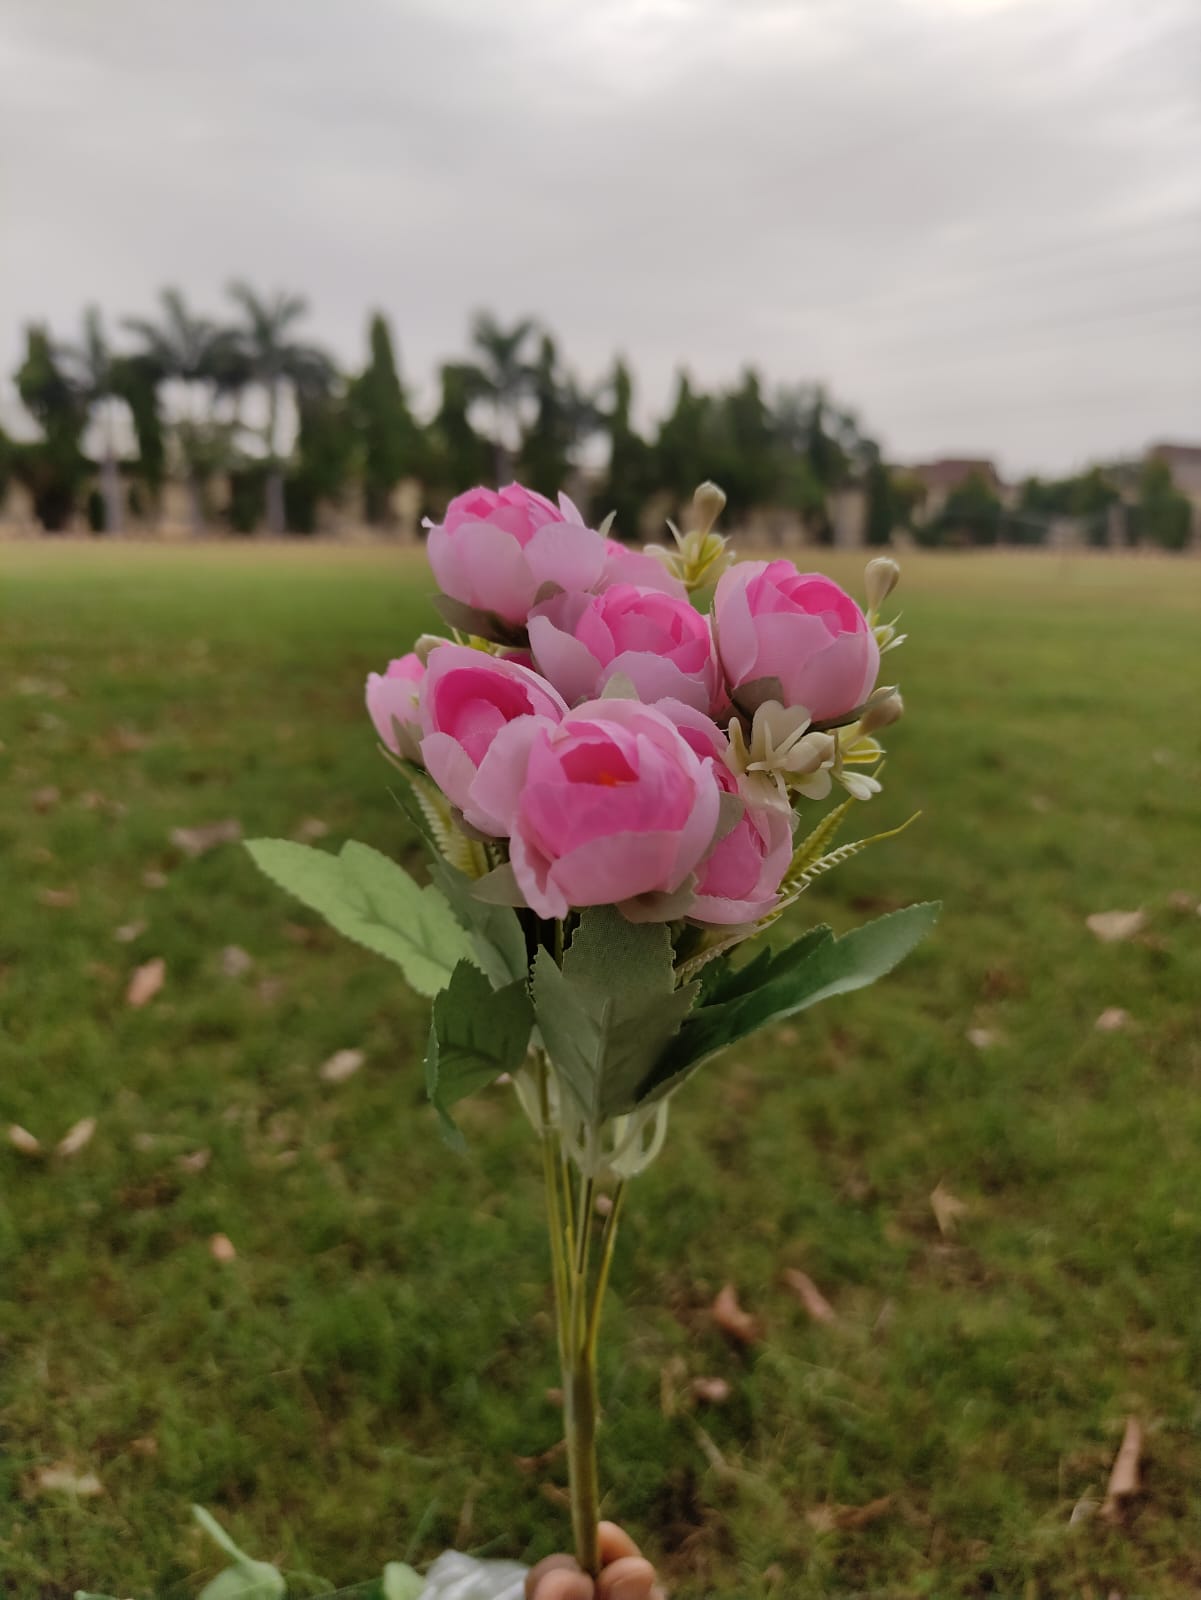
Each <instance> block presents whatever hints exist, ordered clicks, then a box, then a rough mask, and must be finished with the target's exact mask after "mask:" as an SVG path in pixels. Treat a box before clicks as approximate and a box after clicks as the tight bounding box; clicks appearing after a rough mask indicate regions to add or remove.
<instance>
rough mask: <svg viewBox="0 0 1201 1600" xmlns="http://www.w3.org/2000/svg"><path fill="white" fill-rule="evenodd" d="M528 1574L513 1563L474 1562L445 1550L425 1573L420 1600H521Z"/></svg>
mask: <svg viewBox="0 0 1201 1600" xmlns="http://www.w3.org/2000/svg"><path fill="white" fill-rule="evenodd" d="M528 1571H529V1568H528V1567H523V1566H519V1565H518V1563H517V1562H516V1561H475V1560H473V1559H472V1557H471V1556H461V1555H460V1554H459V1553H458V1551H457V1550H446V1551H444V1552H443V1554H442V1555H440V1556H439V1557H438V1559H437V1561H435V1562H434V1564H433V1566H432V1567H431V1568H430V1569H429V1571H428V1572H427V1573H426V1575H425V1576H426V1584H425V1588H424V1589H423V1590H422V1591H421V1600H524V1595H525V1575H526V1573H527V1572H528Z"/></svg>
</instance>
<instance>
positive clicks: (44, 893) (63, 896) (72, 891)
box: [38, 886, 79, 911]
mask: <svg viewBox="0 0 1201 1600" xmlns="http://www.w3.org/2000/svg"><path fill="white" fill-rule="evenodd" d="M38 903H39V904H40V905H44V906H49V907H50V909H51V910H53V911H65V910H66V909H67V907H68V906H77V905H78V904H79V890H78V889H76V888H74V887H73V886H72V887H70V888H67V889H39V890H38Z"/></svg>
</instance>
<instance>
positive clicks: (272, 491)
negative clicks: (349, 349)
mask: <svg viewBox="0 0 1201 1600" xmlns="http://www.w3.org/2000/svg"><path fill="white" fill-rule="evenodd" d="M228 293H229V297H230V299H231V300H233V301H234V302H235V304H236V305H237V306H238V308H239V309H240V310H241V312H242V315H243V317H244V318H245V322H244V325H243V327H242V328H241V329H240V330H239V340H240V345H241V349H242V350H243V352H244V353H245V357H246V363H247V365H246V373H247V376H248V377H249V380H250V382H251V383H252V384H254V385H257V386H258V387H260V388H261V389H263V390H264V392H265V393H266V397H267V420H266V422H265V424H264V425H263V434H262V437H263V447H264V452H265V455H266V460H267V495H266V515H267V528H268V531H269V532H271V533H283V532H284V528H285V522H286V518H285V510H284V474H283V460H282V457H281V454H280V448H279V421H280V401H281V399H282V398H283V394H284V390H285V389H286V388H289V387H290V388H291V390H292V392H293V395H294V396H295V397H296V398H297V399H298V400H299V399H300V398H301V397H302V396H303V397H314V396H317V395H320V394H323V393H325V392H326V391H327V390H328V389H329V387H330V385H331V384H332V382H333V379H334V375H335V369H334V364H333V362H332V361H331V360H330V358H329V357H328V356H327V355H326V354H325V352H324V351H323V350H319V349H318V348H317V347H316V345H311V344H303V343H300V342H298V341H297V340H295V339H293V338H292V337H291V330H292V328H293V326H294V325H295V324H296V323H297V322H298V321H299V320H300V319H301V317H303V316H305V314H306V313H307V311H308V301H307V300H305V299H304V298H303V297H302V296H301V295H294V294H284V293H283V292H279V291H277V292H276V293H275V294H274V295H272V296H271V297H270V298H268V299H264V298H262V297H261V296H260V295H258V294H256V293H255V291H254V290H253V289H252V288H251V287H250V286H249V284H246V283H242V282H240V281H239V282H236V283H231V284H230V286H229V290H228Z"/></svg>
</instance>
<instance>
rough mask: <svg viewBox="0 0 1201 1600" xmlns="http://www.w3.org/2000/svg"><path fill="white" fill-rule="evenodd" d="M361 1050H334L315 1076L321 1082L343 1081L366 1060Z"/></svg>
mask: <svg viewBox="0 0 1201 1600" xmlns="http://www.w3.org/2000/svg"><path fill="white" fill-rule="evenodd" d="M366 1059H367V1054H366V1052H365V1051H363V1050H335V1051H334V1053H333V1055H332V1056H330V1058H329V1060H328V1061H327V1062H326V1063H325V1065H324V1066H323V1067H322V1068H321V1070H320V1072H319V1073H318V1074H317V1076H318V1077H319V1078H320V1079H321V1081H322V1083H345V1082H346V1080H347V1078H350V1077H353V1076H354V1074H355V1073H356V1072H357V1071H358V1070H359V1068H360V1067H361V1066H362V1065H363V1062H364V1061H366Z"/></svg>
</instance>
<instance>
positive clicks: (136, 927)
mask: <svg viewBox="0 0 1201 1600" xmlns="http://www.w3.org/2000/svg"><path fill="white" fill-rule="evenodd" d="M146 926H147V925H146V922H145V921H144V920H139V921H137V922H123V923H122V924H121V926H120V927H119V928H114V929H113V938H114V939H115V940H116V941H117V943H118V944H132V943H133V942H134V940H135V939H140V938H141V937H142V935H143V934H144V933H145V932H146Z"/></svg>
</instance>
